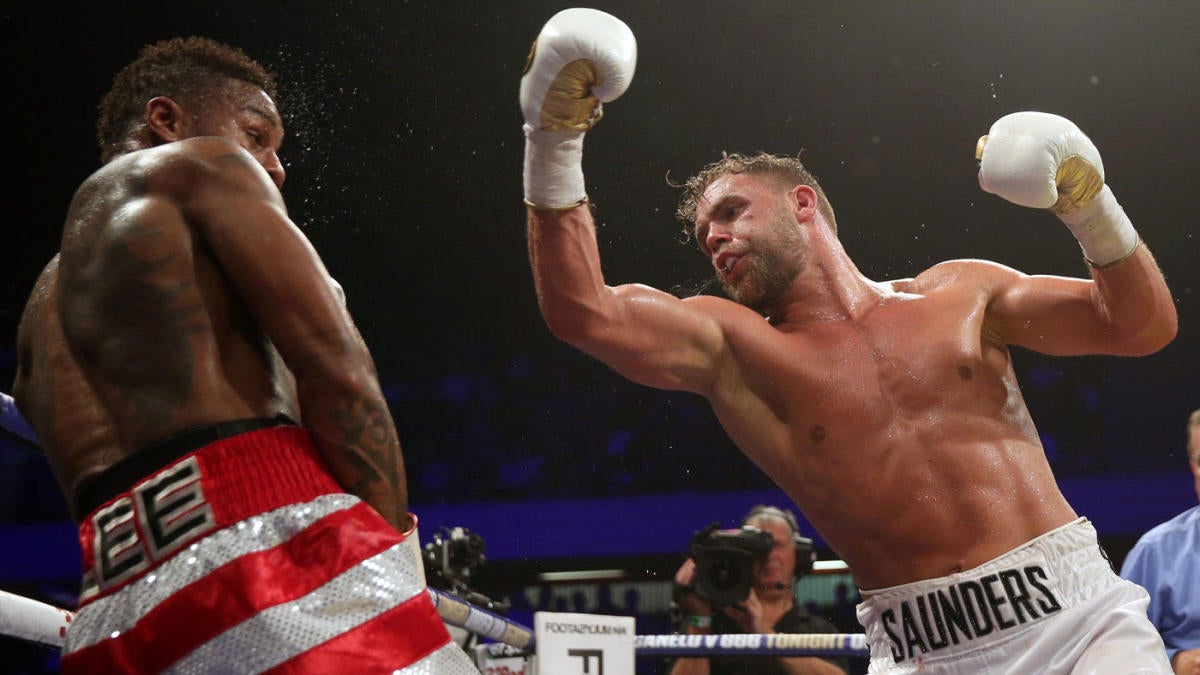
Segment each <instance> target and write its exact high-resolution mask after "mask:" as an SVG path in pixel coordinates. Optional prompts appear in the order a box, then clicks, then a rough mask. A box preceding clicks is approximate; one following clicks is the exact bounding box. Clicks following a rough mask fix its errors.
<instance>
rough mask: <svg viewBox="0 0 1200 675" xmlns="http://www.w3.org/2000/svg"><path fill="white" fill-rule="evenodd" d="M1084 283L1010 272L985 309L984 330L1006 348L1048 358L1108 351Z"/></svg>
mask: <svg viewBox="0 0 1200 675" xmlns="http://www.w3.org/2000/svg"><path fill="white" fill-rule="evenodd" d="M1094 293H1095V284H1094V283H1093V282H1092V281H1090V280H1086V279H1074V278H1069V277H1059V276H1051V275H1026V274H1022V273H1020V272H1015V271H1011V272H1010V273H1009V274H1008V275H1007V276H1006V277H1005V278H1003V279H1001V280H1000V282H999V283H998V284H997V286H996V291H995V294H994V296H993V297H992V300H991V302H990V303H989V305H988V316H987V324H988V326H989V327H990V328H991V329H992V330H993V331H994V332H995V333H996V334H997V335H999V336H1000V337H1001V339H1003V340H1004V342H1006V343H1008V344H1014V345H1018V346H1021V347H1025V348H1027V349H1032V350H1034V351H1036V352H1040V353H1042V354H1049V355H1052V356H1080V355H1084V354H1103V353H1108V352H1109V351H1110V345H1109V342H1110V340H1109V334H1108V333H1109V331H1108V326H1107V323H1106V320H1105V317H1104V316H1103V312H1102V311H1101V309H1100V307H1099V305H1098V303H1097V302H1096V301H1095V297H1094Z"/></svg>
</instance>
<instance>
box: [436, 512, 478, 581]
mask: <svg viewBox="0 0 1200 675" xmlns="http://www.w3.org/2000/svg"><path fill="white" fill-rule="evenodd" d="M484 548H485V544H484V541H483V537H481V536H479V535H478V534H476V533H474V532H472V531H470V530H468V529H467V528H465V527H443V528H442V529H441V531H440V532H436V533H434V535H433V538H432V539H430V541H429V543H428V544H425V576H426V577H427V578H428V579H429V580H430V582H431V584H432V585H434V586H442V585H445V586H446V588H445V590H454V587H455V586H458V585H463V586H465V585H467V584H468V582H469V581H470V579H471V570H473V569H475V568H476V567H479V566H480V565H482V564H483V563H484V562H486V561H487V558H486V557H484V555H483V551H484ZM439 582H440V583H439Z"/></svg>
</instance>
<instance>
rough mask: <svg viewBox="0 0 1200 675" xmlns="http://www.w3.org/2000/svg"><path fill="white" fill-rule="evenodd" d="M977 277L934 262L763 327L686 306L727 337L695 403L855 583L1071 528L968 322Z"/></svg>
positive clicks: (717, 305)
mask: <svg viewBox="0 0 1200 675" xmlns="http://www.w3.org/2000/svg"><path fill="white" fill-rule="evenodd" d="M981 267H982V269H981ZM987 273H988V270H987V269H986V263H973V262H961V263H947V264H944V265H943V266H941V267H939V268H935V269H933V270H930V271H928V272H926V273H925V274H923V275H921V276H920V277H918V278H917V279H915V280H911V281H904V282H897V283H894V284H886V285H885V284H880V285H875V286H871V287H869V290H868V291H867V292H868V293H869V294H870V295H873V296H875V301H874V302H873V303H869V304H865V305H864V306H861V307H860V308H859V309H858V310H856V312H855V316H851V317H845V318H842V317H839V318H817V319H810V320H801V321H797V322H787V321H785V322H783V323H779V324H776V325H771V324H768V323H767V322H766V321H764V320H762V318H761V317H759V316H758V315H757V314H754V313H753V312H752V311H750V310H748V309H746V308H744V307H742V306H740V305H736V304H734V303H730V302H728V301H723V300H720V299H716V298H696V299H695V300H694V301H692V302H691V303H690V304H693V305H697V306H699V307H701V311H703V312H706V313H709V314H710V315H711V316H713V317H714V318H716V319H717V320H718V321H719V322H720V323H721V325H722V326H723V327H724V328H725V332H726V335H727V337H728V340H729V347H730V356H729V360H730V361H731V363H729V364H728V365H727V366H724V367H722V369H721V370H722V375H721V376H719V377H718V379H717V380H716V381H714V382H713V385H712V387H711V388H710V390H709V393H708V397H709V400H710V402H711V403H712V406H713V408H714V410H715V411H716V414H717V416H718V418H719V419H720V420H721V422H722V424H723V426H724V428H725V429H726V431H727V432H728V433H729V435H730V437H731V438H732V439H733V440H734V442H735V443H736V444H737V445H738V446H739V447H740V448H741V449H742V450H743V451H744V452H745V453H746V454H747V456H748V457H750V458H751V459H752V460H753V461H754V462H755V463H756V464H758V465H759V466H760V467H761V468H762V469H763V470H764V471H765V472H766V473H767V474H768V475H769V476H770V477H771V478H772V479H773V480H775V482H776V483H777V484H778V485H779V486H780V487H782V488H783V489H784V490H785V491H786V492H787V494H788V495H789V496H790V497H791V498H792V499H793V500H794V501H795V502H796V504H797V505H798V506H799V507H800V508H801V510H802V511H803V512H804V514H805V515H806V516H807V517H808V519H809V520H810V522H812V524H813V526H814V527H815V528H816V529H817V530H818V531H819V532H820V533H821V534H822V536H823V537H824V538H825V540H826V541H827V542H828V543H829V545H830V546H831V547H832V548H833V549H834V550H835V551H836V552H837V553H838V554H839V555H840V556H841V557H842V558H843V559H844V560H845V561H846V562H847V563H848V564H849V565H850V567H851V568H852V569H853V570H854V574H855V578H856V579H857V581H858V583H859V584H860V585H861V586H862V587H863V588H867V589H871V588H881V587H887V586H892V585H896V584H900V583H905V582H908V581H912V580H915V579H924V578H929V577H937V576H943V575H945V574H948V573H951V572H954V571H957V570H961V569H968V568H971V567H974V566H976V565H978V564H980V563H982V562H985V561H987V560H989V559H991V558H993V557H995V556H997V555H999V554H1001V553H1003V552H1005V551H1007V550H1009V549H1012V548H1014V547H1016V546H1018V545H1020V544H1021V543H1023V542H1025V541H1028V540H1029V539H1031V538H1032V537H1035V536H1037V535H1039V534H1041V533H1043V532H1046V531H1047V530H1050V529H1052V528H1054V527H1056V526H1058V525H1062V524H1064V523H1066V522H1068V521H1069V520H1071V519H1073V518H1074V517H1075V513H1074V511H1073V510H1072V509H1071V507H1070V506H1069V505H1068V504H1067V502H1066V500H1065V499H1064V498H1063V497H1062V495H1061V493H1060V492H1059V490H1058V487H1057V485H1056V483H1055V480H1054V477H1053V475H1052V474H1051V471H1050V467H1049V465H1048V464H1047V461H1046V458H1045V455H1044V452H1043V449H1042V447H1041V443H1040V441H1039V440H1038V436H1037V432H1036V430H1035V429H1034V425H1033V422H1032V421H1031V420H1030V417H1029V414H1028V411H1027V410H1026V407H1025V403H1024V401H1023V400H1022V398H1021V393H1020V390H1019V388H1018V386H1017V382H1016V379H1015V376H1014V374H1013V369H1012V363H1011V360H1010V357H1009V353H1008V350H1007V348H1006V347H1005V346H1004V345H1003V344H1002V343H1000V342H999V341H998V340H996V339H995V338H994V337H992V336H989V335H988V328H987V326H985V325H984V317H985V309H986V305H987V302H988V299H989V298H988V295H987V293H986V291H985V290H984V289H986V280H985V277H986V276H987Z"/></svg>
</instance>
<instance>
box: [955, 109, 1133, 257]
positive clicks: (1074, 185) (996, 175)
mask: <svg viewBox="0 0 1200 675" xmlns="http://www.w3.org/2000/svg"><path fill="white" fill-rule="evenodd" d="M975 157H976V159H978V160H979V185H980V187H982V188H983V190H984V191H986V192H991V193H992V194H995V195H999V196H1001V197H1003V198H1004V199H1007V200H1008V201H1010V202H1012V203H1014V204H1018V205H1020V206H1027V207H1030V208H1040V209H1050V210H1051V211H1053V212H1054V213H1055V214H1056V215H1058V217H1059V219H1060V220H1062V221H1063V223H1064V224H1066V226H1067V228H1068V229H1070V230H1071V233H1072V234H1074V235H1075V238H1076V239H1077V240H1078V241H1079V245H1080V247H1081V248H1082V249H1083V255H1084V257H1085V258H1086V259H1087V261H1088V262H1089V263H1090V264H1092V265H1093V266H1096V267H1104V266H1106V265H1111V264H1113V263H1116V262H1118V261H1120V260H1123V259H1124V258H1126V257H1128V256H1129V255H1130V254H1132V253H1133V251H1134V249H1135V248H1137V245H1138V234H1137V231H1136V230H1134V229H1133V224H1132V223H1130V222H1129V218H1128V217H1127V216H1126V215H1125V211H1124V210H1123V209H1122V208H1121V205H1120V204H1118V203H1117V200H1116V197H1114V196H1113V193H1112V190H1110V189H1109V188H1108V186H1107V185H1105V184H1104V164H1103V162H1101V161H1100V152H1099V151H1098V150H1096V146H1095V145H1093V144H1092V142H1091V140H1089V139H1088V137H1087V136H1085V135H1084V133H1083V132H1082V131H1080V130H1079V127H1077V126H1075V124H1074V123H1072V122H1071V121H1070V120H1068V119H1066V118H1063V117H1059V116H1058V115H1051V114H1049V113H1042V112H1033V111H1025V112H1016V113H1012V114H1010V115H1005V116H1004V117H1001V118H1000V119H999V120H997V121H996V123H995V124H993V125H992V128H991V130H989V131H988V134H987V135H986V136H983V137H981V138H980V139H979V144H978V145H977V146H976V148H975Z"/></svg>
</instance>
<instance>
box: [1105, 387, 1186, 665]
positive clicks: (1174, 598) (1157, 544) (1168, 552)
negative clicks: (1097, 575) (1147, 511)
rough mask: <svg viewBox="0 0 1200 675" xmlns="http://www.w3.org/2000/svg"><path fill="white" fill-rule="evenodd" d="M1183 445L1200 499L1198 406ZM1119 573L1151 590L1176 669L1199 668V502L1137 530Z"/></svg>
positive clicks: (1152, 615)
mask: <svg viewBox="0 0 1200 675" xmlns="http://www.w3.org/2000/svg"><path fill="white" fill-rule="evenodd" d="M1187 450H1188V467H1189V468H1191V470H1192V477H1193V479H1194V480H1195V482H1196V497H1197V499H1200V410H1196V411H1195V412H1193V413H1192V415H1191V417H1189V418H1188V444H1187ZM1121 576H1123V577H1125V578H1126V579H1129V580H1130V581H1134V582H1137V583H1139V584H1141V585H1142V586H1145V587H1146V590H1148V591H1149V592H1150V609H1149V615H1150V620H1151V621H1152V622H1153V623H1154V625H1155V626H1157V627H1158V631H1159V632H1160V633H1162V637H1163V642H1164V643H1166V646H1167V656H1168V657H1169V658H1170V659H1171V666H1172V667H1173V668H1174V669H1175V672H1176V673H1177V674H1178V673H1192V674H1200V506H1193V507H1192V508H1190V509H1188V510H1187V511H1184V512H1183V513H1181V514H1179V515H1178V516H1175V517H1174V518H1172V519H1171V520H1168V521H1167V522H1165V523H1162V524H1161V525H1158V526H1156V527H1155V528H1154V529H1152V530H1150V531H1149V532H1147V533H1146V534H1144V535H1142V538H1141V539H1139V540H1138V542H1137V544H1135V545H1134V547H1133V549H1132V550H1131V551H1130V552H1129V555H1128V556H1126V558H1125V563H1124V564H1123V565H1122V566H1121Z"/></svg>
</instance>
